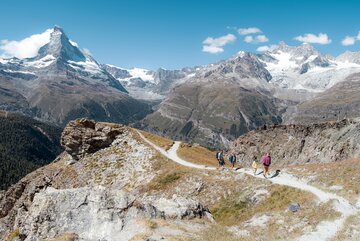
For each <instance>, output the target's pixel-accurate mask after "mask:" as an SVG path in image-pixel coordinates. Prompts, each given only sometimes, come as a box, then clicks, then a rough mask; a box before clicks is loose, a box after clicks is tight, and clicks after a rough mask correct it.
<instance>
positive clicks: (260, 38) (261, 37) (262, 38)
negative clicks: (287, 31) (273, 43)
mask: <svg viewBox="0 0 360 241" xmlns="http://www.w3.org/2000/svg"><path fill="white" fill-rule="evenodd" d="M256 41H257V42H258V43H265V42H267V41H269V39H268V38H267V37H266V36H265V35H258V36H256Z"/></svg>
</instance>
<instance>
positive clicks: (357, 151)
mask: <svg viewBox="0 0 360 241" xmlns="http://www.w3.org/2000/svg"><path fill="white" fill-rule="evenodd" d="M359 137H360V119H343V120H341V121H333V122H323V123H317V124H305V125H294V124H292V125H272V126H269V125H265V126H263V127H260V128H258V129H256V130H253V131H250V132H248V133H246V134H245V135H242V136H240V137H239V138H238V139H237V140H235V141H234V143H233V144H232V147H231V149H230V151H229V152H234V153H237V154H238V155H239V156H240V157H241V160H242V161H243V162H244V163H245V165H251V163H252V162H253V161H254V160H257V161H259V160H260V159H261V157H262V156H263V155H264V154H265V153H267V152H269V153H271V155H272V158H273V162H274V163H276V165H277V166H289V165H298V164H305V163H323V162H325V163H330V162H334V161H342V160H347V159H352V158H356V157H359V156H360V143H359V141H358V140H359Z"/></svg>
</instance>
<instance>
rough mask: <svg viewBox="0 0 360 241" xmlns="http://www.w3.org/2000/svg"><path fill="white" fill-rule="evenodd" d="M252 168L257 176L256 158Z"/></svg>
mask: <svg viewBox="0 0 360 241" xmlns="http://www.w3.org/2000/svg"><path fill="white" fill-rule="evenodd" d="M251 166H252V168H253V169H254V175H256V171H257V166H258V164H257V160H256V157H255V158H254V161H253V163H252V165H251Z"/></svg>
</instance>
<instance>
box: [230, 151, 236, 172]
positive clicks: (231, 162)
mask: <svg viewBox="0 0 360 241" xmlns="http://www.w3.org/2000/svg"><path fill="white" fill-rule="evenodd" d="M229 162H230V164H231V166H232V168H235V163H236V155H235V154H234V153H232V154H230V156H229Z"/></svg>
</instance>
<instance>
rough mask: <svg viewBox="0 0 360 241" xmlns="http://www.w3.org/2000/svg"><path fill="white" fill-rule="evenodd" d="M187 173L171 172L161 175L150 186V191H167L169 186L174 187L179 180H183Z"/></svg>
mask: <svg viewBox="0 0 360 241" xmlns="http://www.w3.org/2000/svg"><path fill="white" fill-rule="evenodd" d="M185 174H186V173H185V172H182V171H176V170H175V171H171V172H169V173H166V174H165V173H164V175H159V176H157V177H156V178H154V179H153V180H152V181H151V182H150V184H149V186H148V187H149V190H166V189H167V188H168V187H169V186H172V185H174V184H175V183H176V182H177V181H178V180H179V179H181V178H182V177H183V176H184V175H185Z"/></svg>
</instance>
